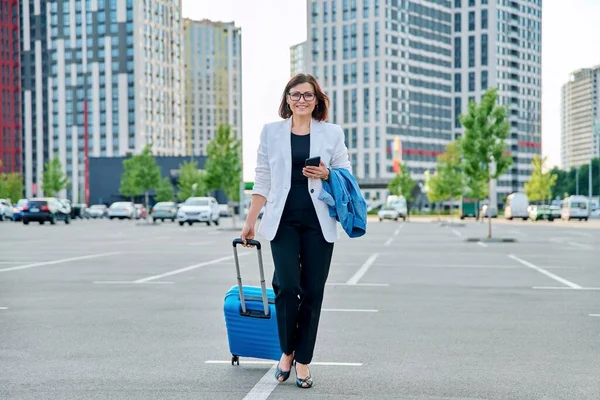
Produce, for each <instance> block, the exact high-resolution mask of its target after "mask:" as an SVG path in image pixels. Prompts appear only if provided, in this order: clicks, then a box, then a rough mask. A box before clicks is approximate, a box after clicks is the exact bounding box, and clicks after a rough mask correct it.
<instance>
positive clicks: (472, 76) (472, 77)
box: [469, 72, 475, 92]
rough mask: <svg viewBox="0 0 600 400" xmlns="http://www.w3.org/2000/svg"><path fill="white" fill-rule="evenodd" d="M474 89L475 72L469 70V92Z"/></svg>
mask: <svg viewBox="0 0 600 400" xmlns="http://www.w3.org/2000/svg"><path fill="white" fill-rule="evenodd" d="M474 91H475V72H469V92H474Z"/></svg>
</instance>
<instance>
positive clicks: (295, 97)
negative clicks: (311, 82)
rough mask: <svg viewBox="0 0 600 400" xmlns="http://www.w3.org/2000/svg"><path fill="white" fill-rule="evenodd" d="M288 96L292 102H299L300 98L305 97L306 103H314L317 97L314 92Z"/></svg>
mask: <svg viewBox="0 0 600 400" xmlns="http://www.w3.org/2000/svg"><path fill="white" fill-rule="evenodd" d="M288 95H289V96H290V100H292V101H299V100H300V97H304V100H305V101H313V100H314V99H315V97H316V96H315V94H314V93H313V92H306V93H300V92H294V93H288Z"/></svg>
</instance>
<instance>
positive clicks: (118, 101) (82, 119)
mask: <svg viewBox="0 0 600 400" xmlns="http://www.w3.org/2000/svg"><path fill="white" fill-rule="evenodd" d="M21 3H22V6H21V8H22V13H21V18H22V20H23V34H24V36H23V37H24V45H23V46H24V52H23V55H24V57H26V56H28V59H29V60H28V61H29V64H26V63H25V60H24V63H23V82H24V84H23V86H24V107H23V110H24V112H23V125H24V127H25V140H24V142H25V143H24V148H25V155H26V160H25V186H26V192H27V195H28V196H31V195H32V194H33V192H35V190H33V189H34V188H37V194H38V195H41V194H43V193H42V191H41V190H40V189H41V178H42V174H41V172H42V170H43V163H44V162H46V161H47V160H48V159H49V158H53V157H58V158H59V159H60V161H61V164H62V166H63V168H64V171H65V173H66V175H67V178H68V179H69V183H70V185H69V187H68V188H67V189H66V190H65V191H63V192H62V193H60V194H59V195H60V196H64V197H67V198H70V199H72V200H73V201H74V202H76V201H85V199H86V198H87V195H86V190H85V189H86V183H87V180H86V168H85V165H86V163H85V160H86V150H87V155H88V157H98V156H108V157H111V156H123V155H125V154H127V153H130V152H138V151H140V150H141V149H142V148H143V147H144V146H145V145H147V144H150V145H151V146H152V150H153V152H154V153H155V154H157V155H182V154H183V153H184V139H183V106H182V101H183V100H182V96H183V86H182V78H183V77H182V75H183V64H182V62H181V55H182V54H181V53H182V50H181V45H182V43H181V42H182V25H181V3H180V0H153V1H151V2H150V1H133V0H110V1H106V0H86V1H83V0H70V1H67V0H52V1H48V2H45V1H39V0H35V1H25V2H21ZM29 37H31V38H32V39H35V40H36V43H35V46H33V45H31V44H29V45H28V41H27V39H28V38H29ZM26 46H28V47H26ZM27 50H29V53H31V54H29V55H28V53H27ZM34 73H35V75H34ZM26 83H27V84H26ZM34 83H35V84H34ZM27 90H29V91H30V92H31V94H30V95H28V91H27ZM29 98H35V99H36V102H37V104H36V103H32V102H31V100H29ZM29 104H33V105H36V107H37V108H36V110H35V112H33V110H32V108H33V107H32V106H31V105H29ZM85 111H87V113H86V112H85ZM32 126H35V128H36V129H35V133H36V141H33V137H32V134H31V132H33V129H31V127H32ZM28 127H29V131H30V133H29V134H28ZM86 139H87V140H86ZM86 143H87V146H86ZM27 158H31V159H32V160H35V173H34V172H33V164H31V163H28V162H27Z"/></svg>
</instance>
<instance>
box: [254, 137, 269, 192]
mask: <svg viewBox="0 0 600 400" xmlns="http://www.w3.org/2000/svg"><path fill="white" fill-rule="evenodd" d="M270 191H271V168H270V166H269V151H268V147H267V129H266V125H265V126H263V129H262V133H261V134H260V143H259V145H258V151H257V158H256V169H255V176H254V186H253V188H252V194H258V195H261V196H263V197H264V198H267V196H268V195H269V192H270Z"/></svg>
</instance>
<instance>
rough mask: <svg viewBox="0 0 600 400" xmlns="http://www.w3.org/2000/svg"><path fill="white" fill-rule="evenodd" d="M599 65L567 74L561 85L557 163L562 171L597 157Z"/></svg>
mask: <svg viewBox="0 0 600 400" xmlns="http://www.w3.org/2000/svg"><path fill="white" fill-rule="evenodd" d="M599 91H600V66H596V67H593V68H584V69H580V70H578V71H575V72H573V73H572V74H571V77H570V79H569V82H567V83H566V84H564V85H563V87H562V99H561V101H562V107H561V164H562V169H563V170H565V171H568V170H570V169H571V168H578V167H581V166H582V165H586V164H589V162H590V159H592V158H596V157H600V148H599V146H600V144H599V143H598V141H599V140H600V136H598V135H594V132H600V110H599V107H598V106H599V105H600V104H599V103H600V102H599V100H600V99H599Z"/></svg>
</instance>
